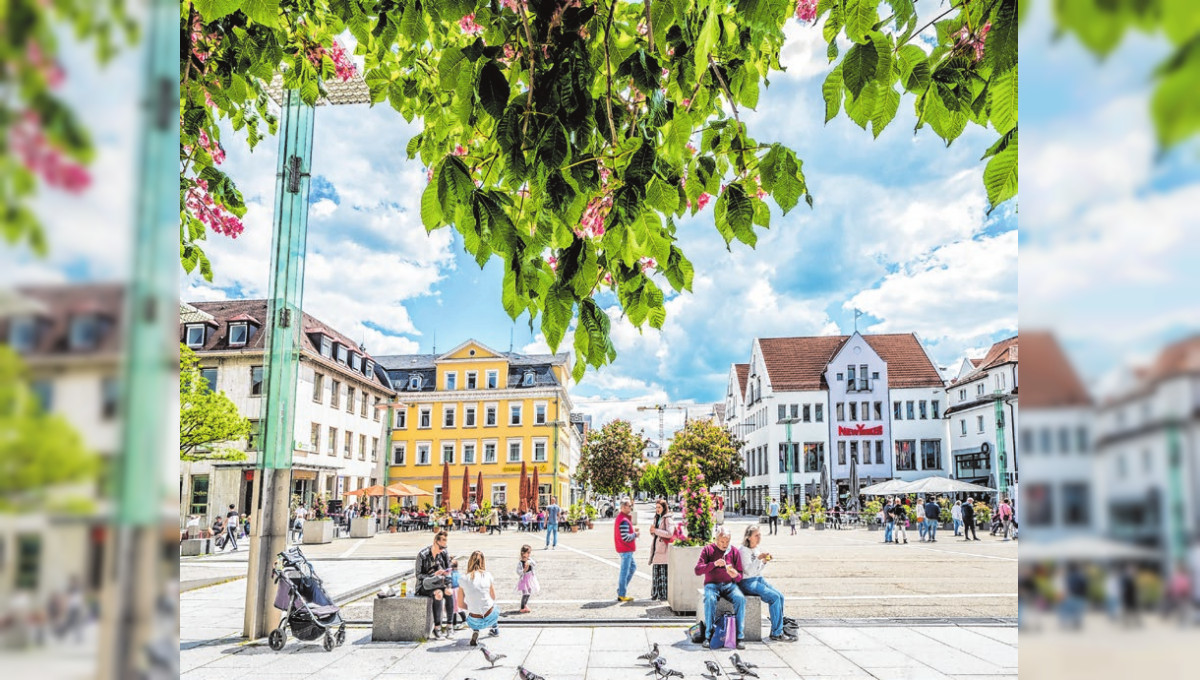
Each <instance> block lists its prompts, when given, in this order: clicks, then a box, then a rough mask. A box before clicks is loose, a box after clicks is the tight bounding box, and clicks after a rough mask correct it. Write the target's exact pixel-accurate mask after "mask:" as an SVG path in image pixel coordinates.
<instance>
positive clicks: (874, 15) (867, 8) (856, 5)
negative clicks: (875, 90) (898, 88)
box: [846, 0, 879, 94]
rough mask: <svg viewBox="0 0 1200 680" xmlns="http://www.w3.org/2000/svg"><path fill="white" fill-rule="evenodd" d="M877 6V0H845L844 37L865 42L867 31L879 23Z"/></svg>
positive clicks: (857, 41)
mask: <svg viewBox="0 0 1200 680" xmlns="http://www.w3.org/2000/svg"><path fill="white" fill-rule="evenodd" d="M878 7H879V0H846V37H847V38H850V39H851V40H853V41H854V42H856V43H860V44H861V43H864V42H866V41H867V33H868V32H870V31H871V30H872V29H874V27H875V24H877V23H879V12H878V11H877V10H876V8H878ZM855 94H857V92H856V93H855Z"/></svg>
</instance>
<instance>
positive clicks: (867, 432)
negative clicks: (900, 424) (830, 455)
mask: <svg viewBox="0 0 1200 680" xmlns="http://www.w3.org/2000/svg"><path fill="white" fill-rule="evenodd" d="M881 434H883V426H882V425H876V426H875V427H867V426H866V425H857V426H855V427H842V426H841V425H838V436H841V437H867V436H871V435H876V436H878V435H881Z"/></svg>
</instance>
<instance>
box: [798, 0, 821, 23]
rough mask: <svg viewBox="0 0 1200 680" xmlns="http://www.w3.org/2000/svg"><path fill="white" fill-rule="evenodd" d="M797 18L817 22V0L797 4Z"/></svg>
mask: <svg viewBox="0 0 1200 680" xmlns="http://www.w3.org/2000/svg"><path fill="white" fill-rule="evenodd" d="M796 18H797V19H799V20H800V21H805V22H807V21H814V20H816V18H817V0H800V1H799V2H798V3H796Z"/></svg>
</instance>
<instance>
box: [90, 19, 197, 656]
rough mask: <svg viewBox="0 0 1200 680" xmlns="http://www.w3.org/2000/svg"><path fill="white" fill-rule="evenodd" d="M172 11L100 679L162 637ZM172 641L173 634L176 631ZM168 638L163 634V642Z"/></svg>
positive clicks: (143, 140)
mask: <svg viewBox="0 0 1200 680" xmlns="http://www.w3.org/2000/svg"><path fill="white" fill-rule="evenodd" d="M177 12H178V7H177V6H175V5H173V4H168V3H167V2H165V0H157V1H156V2H155V3H154V4H153V5H152V6H151V7H150V17H149V31H148V34H149V39H148V40H147V43H146V53H145V71H144V73H145V81H144V85H145V90H144V93H143V101H144V102H145V103H144V105H143V115H142V121H141V124H140V129H141V131H142V132H141V135H140V136H139V144H140V151H139V163H138V180H139V181H138V185H137V186H138V189H137V194H136V196H135V205H136V207H135V211H136V217H135V219H136V224H135V239H134V256H133V281H132V283H131V285H130V286H129V288H128V294H127V296H126V299H125V316H124V318H125V320H126V324H125V347H124V350H125V354H124V357H123V366H122V373H123V375H122V388H123V389H122V392H123V394H122V398H121V409H120V412H121V421H122V422H121V425H122V428H121V449H120V455H119V456H118V458H117V459H116V481H117V488H116V493H117V496H116V513H115V520H116V522H115V523H116V527H115V529H116V531H115V532H114V536H113V542H112V545H113V551H112V554H111V556H110V558H109V562H108V567H109V568H108V569H106V572H107V573H108V574H111V575H112V577H111V580H109V581H107V588H106V593H105V595H106V597H105V600H106V601H105V605H106V606H105V608H104V614H103V616H104V622H105V625H104V633H102V637H103V641H102V644H103V648H102V651H101V661H100V664H99V674H98V675H99V677H101V678H128V677H135V676H137V675H138V674H140V673H141V672H143V671H144V670H145V668H146V666H147V665H148V661H147V659H146V655H145V653H144V647H145V643H146V642H148V641H149V640H150V638H151V637H152V636H153V635H155V634H156V632H157V634H162V633H163V630H162V629H159V628H158V627H157V626H156V625H155V622H154V620H153V618H154V606H153V603H154V599H155V597H156V596H157V595H158V593H157V592H155V591H157V590H158V588H160V587H161V585H162V584H161V581H162V579H161V577H159V575H158V573H157V572H156V569H155V567H156V561H157V555H159V554H160V553H159V549H158V545H159V544H158V541H157V525H158V523H159V511H160V508H161V501H162V498H163V486H164V485H163V479H162V477H163V456H164V455H167V451H166V450H165V449H164V448H163V447H164V445H165V442H166V437H165V435H166V432H165V427H166V423H167V419H165V418H163V414H162V408H163V405H164V404H167V403H170V401H171V398H172V397H171V393H170V390H171V373H170V372H171V370H172V365H173V364H175V363H177V362H178V354H177V351H178V350H173V349H172V348H173V347H178V345H173V344H172V342H171V341H170V336H171V331H170V329H171V328H173V327H174V325H173V324H172V323H171V320H172V319H173V318H176V319H177V318H178V307H176V306H175V305H176V298H177V297H178V293H177V291H178V278H177V277H178V269H179V265H178V259H177V258H178V250H177V248H178V244H177V243H176V238H177V232H176V229H177V228H178V219H179V217H178V205H177V200H176V197H177V196H178V180H177V179H176V172H177V164H178V155H177V151H178V148H179V128H178V126H177V125H176V120H177V115H178V114H177V105H178V101H179V79H178V75H179V74H178V67H177V59H178V51H179V33H178V28H177V24H176V21H177V20H178V19H177ZM175 632H176V637H177V636H178V635H177V634H178V628H176V629H175ZM168 634H169V633H168Z"/></svg>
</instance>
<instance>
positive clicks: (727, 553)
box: [696, 525, 746, 649]
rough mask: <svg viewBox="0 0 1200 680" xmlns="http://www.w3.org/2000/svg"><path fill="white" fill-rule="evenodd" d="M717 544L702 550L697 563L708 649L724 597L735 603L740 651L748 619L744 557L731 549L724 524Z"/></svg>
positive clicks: (720, 527) (718, 535)
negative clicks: (702, 595)
mask: <svg viewBox="0 0 1200 680" xmlns="http://www.w3.org/2000/svg"><path fill="white" fill-rule="evenodd" d="M716 533H717V535H716V536H715V537H714V539H713V542H712V543H710V544H708V545H706V546H704V549H703V550H701V551H700V559H699V560H698V561H697V562H696V575H697V576H703V577H704V635H705V637H706V638H708V639H706V640H705V641H704V643H705V644H704V646H705V647H707V646H708V643H709V640H710V639H711V638H712V633H713V619H714V618H715V616H716V611H717V599H718V598H721V597H724V598H725V599H727V600H729V601H730V602H732V603H733V613H734V616H736V617H737V648H738V649H745V648H746V646H745V644H743V642H742V641H743V640H744V639H745V637H746V634H745V620H746V598H745V596H744V595H742V591H741V589H740V588H738V583H740V582H741V581H742V573H743V571H744V570H743V568H742V557H741V554H740V553H739V551H738V549H737V548H732V547H730V542H731V539H732V536H731V535H730V533H729V529H728V528H726V527H725V526H724V525H722V526H719V527H717V532H716Z"/></svg>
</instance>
